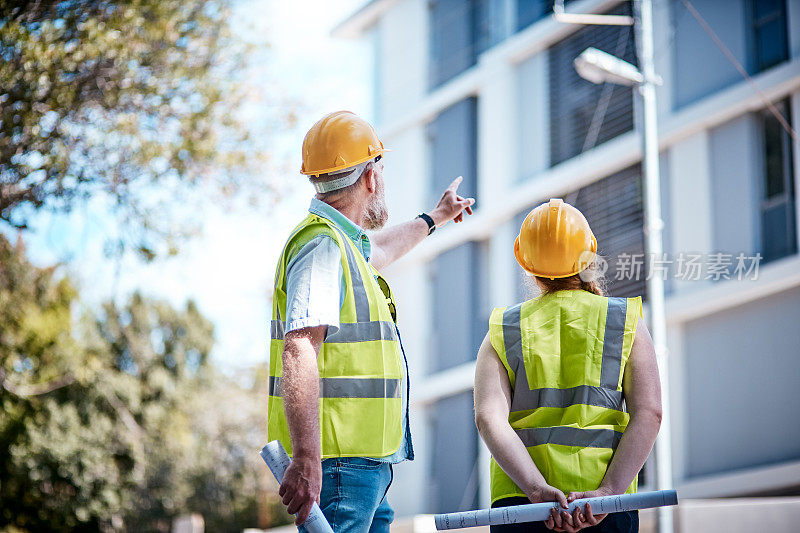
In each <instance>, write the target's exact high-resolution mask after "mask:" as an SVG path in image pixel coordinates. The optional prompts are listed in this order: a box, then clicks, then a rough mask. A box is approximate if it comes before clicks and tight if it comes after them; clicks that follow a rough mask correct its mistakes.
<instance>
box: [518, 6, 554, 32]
mask: <svg viewBox="0 0 800 533" xmlns="http://www.w3.org/2000/svg"><path fill="white" fill-rule="evenodd" d="M552 12H553V0H517V31H519V30H521V29H523V28H526V27H528V26H530V25H531V24H533V23H534V22H536V21H537V20H540V19H543V18H544V17H545V16H547V15H549V14H550V13H552Z"/></svg>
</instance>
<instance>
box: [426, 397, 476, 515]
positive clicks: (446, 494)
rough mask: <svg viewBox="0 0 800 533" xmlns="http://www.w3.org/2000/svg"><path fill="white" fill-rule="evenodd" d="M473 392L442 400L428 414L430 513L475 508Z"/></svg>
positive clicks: (428, 510)
mask: <svg viewBox="0 0 800 533" xmlns="http://www.w3.org/2000/svg"><path fill="white" fill-rule="evenodd" d="M472 403H473V402H472V391H467V392H462V393H461V394H457V395H455V396H450V397H447V398H443V399H441V400H439V401H437V402H436V403H435V404H433V405H432V406H431V408H430V410H429V421H430V429H431V433H430V436H431V440H430V446H431V453H430V463H429V468H430V476H429V484H428V490H429V491H430V492H429V494H428V501H429V504H428V505H429V506H430V508H429V509H427V510H426V511H427V512H429V513H452V512H456V511H467V510H470V509H476V508H477V507H478V479H479V478H478V468H479V462H478V438H479V437H478V431H477V430H476V429H475V417H474V415H473V406H472Z"/></svg>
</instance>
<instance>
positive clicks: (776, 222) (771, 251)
mask: <svg viewBox="0 0 800 533" xmlns="http://www.w3.org/2000/svg"><path fill="white" fill-rule="evenodd" d="M761 238H762V250H761V255H762V256H763V261H764V262H765V263H766V262H769V261H773V260H775V259H780V258H781V257H786V256H787V255H791V254H795V253H797V237H796V235H795V225H794V202H791V201H785V202H780V203H779V204H777V205H775V206H772V207H769V208H767V209H764V210H763V211H762V212H761Z"/></svg>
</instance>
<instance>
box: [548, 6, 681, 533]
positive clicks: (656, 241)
mask: <svg viewBox="0 0 800 533" xmlns="http://www.w3.org/2000/svg"><path fill="white" fill-rule="evenodd" d="M634 5H635V6H638V13H637V14H638V16H637V17H636V18H637V19H638V23H636V22H635V21H634V19H632V18H630V17H628V19H629V21H625V20H623V17H619V16H616V15H584V14H567V13H565V12H564V0H557V1H556V2H555V5H554V8H553V12H554V14H555V18H556V20H559V21H561V22H566V23H570V24H610V25H623V24H627V25H633V26H634V27H635V28H637V29H638V42H639V61H640V62H641V64H642V69H641V70H639V69H637V68H636V67H635V66H633V65H631V64H630V63H628V62H626V61H623V60H622V59H620V58H618V57H616V56H613V55H611V54H607V53H605V52H602V51H600V50H597V49H596V48H587V49H586V50H584V51H583V53H581V55H580V56H578V57H577V58H575V61H574V65H575V70H577V72H578V75H579V76H581V77H582V78H584V79H586V80H588V81H590V82H592V83H604V82H609V83H617V84H621V85H627V86H633V85H636V86H638V87H639V92H640V94H641V95H642V110H643V113H644V116H643V121H642V126H643V127H642V151H643V162H644V165H643V166H644V192H645V205H644V215H645V227H644V231H645V246H646V248H647V251H648V252H649V253H650V256H651V257H652V258H659V259H660V258H661V257H662V255H663V252H664V246H663V243H662V237H661V233H662V228H663V227H664V221H663V220H662V219H661V177H660V176H659V164H658V113H657V108H656V90H655V86H656V85H657V84H660V83H661V79H660V78H659V77H658V76H656V74H655V67H654V65H653V3H652V0H638V1H637V0H635V1H634ZM604 17H605V18H604ZM651 274H652V273H651ZM647 294H648V303H649V306H650V319H651V322H652V324H651V326H652V336H653V345H654V347H655V351H656V359H657V360H658V366H659V368H660V369H661V370H662V372H660V374H661V389H662V398H663V400H662V410H663V418H662V422H661V431H660V432H659V435H658V440H657V442H656V481H657V485H658V488H659V489H660V490H666V489H671V488H672V444H671V439H672V437H671V433H672V431H671V424H670V409H669V407H670V401H669V372H668V370H667V361H666V356H667V321H666V314H665V309H664V280H663V279H662V277H661V276H654V275H650V276H648V279H647ZM658 529H659V531H660V532H661V533H671V532H672V530H673V528H672V511H671V510H670V509H669V508H668V507H662V508H660V509H659V511H658Z"/></svg>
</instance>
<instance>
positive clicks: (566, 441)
mask: <svg viewBox="0 0 800 533" xmlns="http://www.w3.org/2000/svg"><path fill="white" fill-rule="evenodd" d="M514 431H516V433H517V435H518V436H519V438H520V440H521V441H522V443H523V444H524V445H525V447H526V448H530V447H531V446H541V445H542V444H560V445H562V446H580V447H581V448H616V447H617V444H619V440H620V439H621V438H622V433H620V432H619V431H614V430H613V429H581V428H573V427H567V426H557V427H547V428H525V429H515V430H514Z"/></svg>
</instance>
